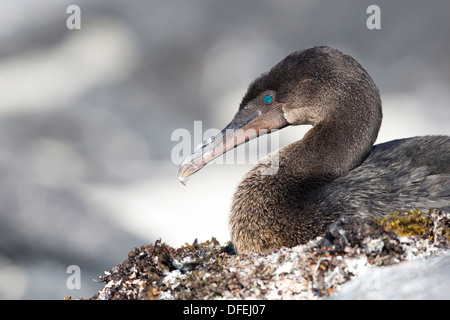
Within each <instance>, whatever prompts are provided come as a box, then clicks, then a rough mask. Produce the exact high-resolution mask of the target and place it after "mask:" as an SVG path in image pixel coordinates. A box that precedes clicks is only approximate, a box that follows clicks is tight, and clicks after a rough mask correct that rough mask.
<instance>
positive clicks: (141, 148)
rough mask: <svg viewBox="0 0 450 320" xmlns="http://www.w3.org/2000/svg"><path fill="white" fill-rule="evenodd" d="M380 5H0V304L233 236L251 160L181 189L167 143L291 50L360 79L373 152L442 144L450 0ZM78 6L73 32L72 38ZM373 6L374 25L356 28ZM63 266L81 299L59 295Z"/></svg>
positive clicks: (222, 107)
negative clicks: (375, 110) (373, 126)
mask: <svg viewBox="0 0 450 320" xmlns="http://www.w3.org/2000/svg"><path fill="white" fill-rule="evenodd" d="M374 2H375V1H373V2H371V1H360V0H358V1H356V0H355V1H331V0H330V1H318V0H303V1H300V0H298V1H294V0H284V1H280V0H277V1H269V0H267V1H263V0H260V1H237V0H228V1H219V0H203V1H185V0H168V1H143V0H141V1H137V0H134V1H133V0H131V1H119V0H96V1H93V0H89V1H87V0H86V1H81V0H80V1H75V0H72V1H62V0H39V1H32V0H14V1H6V0H2V1H0V204H1V205H0V298H2V299H5V298H10V299H62V298H64V297H65V296H68V295H71V296H72V297H74V298H77V297H84V298H88V297H90V296H92V295H93V294H94V293H95V292H96V291H97V290H99V289H100V288H102V287H103V284H98V283H96V282H94V281H92V279H97V277H98V276H99V275H102V274H103V271H104V270H108V269H110V268H112V267H113V266H114V265H115V264H118V263H120V262H122V261H123V260H124V259H125V258H126V257H127V253H128V251H129V250H130V249H131V248H133V247H136V246H140V245H142V244H149V243H153V242H154V241H155V240H156V239H158V238H161V239H162V240H163V241H165V242H168V243H169V244H171V245H173V246H179V245H181V244H183V243H184V242H189V243H191V242H193V241H194V239H195V238H198V240H200V241H204V240H207V239H209V238H211V237H212V236H215V237H216V238H218V239H219V241H221V242H223V243H224V242H226V241H228V239H229V238H228V226H227V218H228V211H229V206H230V201H231V197H232V195H233V192H234V189H235V187H236V185H237V184H238V183H239V181H240V179H241V177H242V175H243V174H244V173H245V171H246V170H248V168H249V167H250V165H235V166H229V165H228V166H225V165H211V166H208V167H207V168H204V169H203V170H202V171H200V172H199V173H197V174H196V175H194V176H193V177H192V178H191V179H190V181H189V183H188V184H187V186H183V185H181V184H180V182H179V181H178V179H177V176H176V170H177V164H176V163H173V162H172V161H171V151H172V148H173V147H174V146H175V145H176V144H177V143H179V142H178V141H172V140H171V135H172V132H173V131H174V130H175V129H177V128H185V129H187V130H189V131H192V130H193V124H194V120H202V121H203V130H206V129H208V128H217V129H221V128H222V127H224V126H225V125H226V124H227V123H228V122H229V120H230V119H231V117H232V116H233V115H234V113H235V112H236V110H237V108H238V104H239V102H240V100H241V98H242V96H243V95H244V93H245V91H246V89H247V86H248V84H249V83H250V82H251V81H252V80H253V79H254V78H255V77H256V76H258V75H260V74H261V73H262V72H264V71H267V70H268V69H269V68H270V67H271V66H272V65H274V64H275V63H276V62H278V61H280V60H281V59H283V58H284V57H285V56H286V55H288V54H289V53H291V52H293V51H295V50H298V49H302V48H306V47H310V46H314V45H330V46H334V47H336V48H338V49H341V50H342V51H344V52H346V53H349V54H351V55H352V56H353V57H355V58H356V59H357V60H358V61H359V62H360V63H361V64H362V65H363V66H364V67H365V68H366V70H367V71H368V72H369V73H370V74H371V75H372V77H373V78H374V80H375V82H376V83H377V84H378V86H379V88H380V91H381V94H382V99H383V108H384V120H383V125H382V127H381V132H380V135H379V139H378V142H382V141H387V140H392V139H395V138H402V137H409V136H415V135H425V134H450V128H449V119H450V108H449V100H450V90H449V89H450V87H449V80H450V79H449V77H450V63H449V52H450V32H449V31H450V20H449V19H448V17H449V16H450V12H449V9H450V3H449V2H448V1H445V0H443V1H387V0H386V1H376V3H374ZM72 4H76V5H78V6H80V8H81V27H82V29H81V30H68V29H67V27H66V19H67V18H68V17H69V14H67V13H66V9H67V7H68V6H69V5H72ZM370 4H377V5H379V6H380V8H381V30H369V29H367V27H366V20H367V18H368V16H369V15H368V14H367V13H366V9H367V7H368V6H369V5H370ZM305 130H307V128H306V129H305V128H288V129H286V130H284V131H283V132H281V134H280V136H281V139H282V144H286V143H289V142H290V141H293V140H296V139H298V138H300V137H301V136H302V135H303V134H304V132H305ZM69 265H78V266H79V267H80V269H81V290H77V289H74V290H69V289H68V288H67V286H66V279H67V277H68V276H69V274H67V273H66V269H67V267H68V266H69Z"/></svg>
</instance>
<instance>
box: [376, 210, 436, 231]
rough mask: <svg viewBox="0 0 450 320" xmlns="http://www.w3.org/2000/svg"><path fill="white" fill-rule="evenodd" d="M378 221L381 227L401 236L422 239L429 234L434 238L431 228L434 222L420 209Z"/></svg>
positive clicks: (394, 214) (398, 213)
mask: <svg viewBox="0 0 450 320" xmlns="http://www.w3.org/2000/svg"><path fill="white" fill-rule="evenodd" d="M377 220H378V222H379V224H380V225H381V226H383V227H385V228H387V229H388V230H392V231H394V232H395V233H396V234H398V235H400V236H405V237H409V236H412V235H414V236H418V237H421V236H423V235H426V234H427V235H428V234H429V236H430V237H432V233H431V232H430V227H431V226H432V225H433V221H432V220H431V218H429V217H427V216H426V215H425V214H424V213H422V212H421V211H420V210H419V209H416V210H408V211H407V212H405V213H401V212H399V211H397V212H394V213H392V214H390V215H388V216H387V217H385V218H379V219H377Z"/></svg>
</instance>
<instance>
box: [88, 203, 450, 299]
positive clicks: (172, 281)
mask: <svg viewBox="0 0 450 320" xmlns="http://www.w3.org/2000/svg"><path fill="white" fill-rule="evenodd" d="M449 230H450V215H449V214H446V213H443V212H442V211H440V210H430V212H429V213H428V214H423V213H422V212H420V211H418V210H414V211H409V212H406V213H398V212H397V213H393V214H391V215H390V216H389V217H387V218H384V219H377V218H356V217H345V218H340V219H338V220H337V221H335V222H334V223H333V224H332V225H331V226H330V228H329V230H328V232H327V234H326V235H325V236H324V237H319V238H317V239H315V240H313V241H310V242H309V243H307V244H304V245H299V246H296V247H293V248H281V249H278V250H275V251H272V252H268V253H263V254H246V255H236V254H235V252H234V250H233V246H232V244H230V243H228V244H225V245H221V244H220V243H219V242H218V241H217V240H216V239H214V238H212V239H211V240H210V241H206V242H202V243H199V242H197V241H194V243H192V244H186V245H184V246H182V247H180V248H177V249H175V248H172V247H170V246H169V245H167V244H165V243H163V242H162V241H161V240H157V241H156V242H155V243H154V244H151V245H145V246H141V247H140V248H134V249H133V250H131V251H130V252H129V254H128V259H126V260H125V261H124V262H123V263H121V264H119V265H117V266H115V267H114V268H112V269H111V270H109V271H106V272H105V275H103V276H101V277H100V281H102V282H104V283H105V287H104V288H103V289H102V290H100V291H99V292H98V293H97V294H96V295H95V296H94V297H92V299H127V300H128V299H323V298H327V297H329V296H330V295H332V294H333V293H335V292H336V291H338V290H339V288H340V287H341V285H342V284H344V283H345V282H347V281H349V280H352V279H354V278H356V277H359V276H361V275H362V274H364V273H366V272H367V271H368V270H370V269H372V268H377V267H380V266H387V265H393V264H398V263H401V262H402V261H407V260H414V259H419V258H420V259H422V258H428V257H432V256H437V255H440V254H442V253H444V252H446V251H447V249H448V240H449V239H450V236H449Z"/></svg>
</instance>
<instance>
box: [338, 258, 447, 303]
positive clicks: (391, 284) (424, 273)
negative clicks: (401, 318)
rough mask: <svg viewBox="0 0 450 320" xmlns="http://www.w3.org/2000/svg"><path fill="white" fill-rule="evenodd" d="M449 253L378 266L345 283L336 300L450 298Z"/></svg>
mask: <svg viewBox="0 0 450 320" xmlns="http://www.w3.org/2000/svg"><path fill="white" fill-rule="evenodd" d="M449 284H450V254H445V255H443V256H440V257H435V258H429V259H426V260H416V261H408V262H404V263H401V264H398V265H393V266H389V267H384V268H376V269H374V270H371V271H370V272H368V273H367V274H365V275H363V276H361V277H360V278H358V279H355V280H352V281H349V282H347V283H346V284H344V285H343V286H342V288H341V290H340V291H339V292H338V293H337V294H336V295H334V296H333V297H332V298H333V299H401V300H405V299H415V300H424V299H436V300H448V299H450V287H449Z"/></svg>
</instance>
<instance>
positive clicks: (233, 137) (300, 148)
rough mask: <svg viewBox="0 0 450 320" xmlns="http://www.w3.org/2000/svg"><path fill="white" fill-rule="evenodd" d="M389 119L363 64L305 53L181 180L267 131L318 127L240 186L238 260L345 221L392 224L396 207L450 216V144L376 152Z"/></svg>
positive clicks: (276, 72) (321, 50) (245, 104)
mask: <svg viewBox="0 0 450 320" xmlns="http://www.w3.org/2000/svg"><path fill="white" fill-rule="evenodd" d="M268 96H270V98H269V99H268V100H266V97H268ZM381 119H382V111H381V100H380V95H379V92H378V89H377V87H376V85H375V83H374V82H373V80H372V79H371V77H370V76H369V75H368V73H367V72H366V71H365V70H364V68H363V67H362V66H361V65H360V64H359V63H358V62H356V61H355V60H354V59H353V58H351V57H350V56H348V55H346V54H343V53H342V52H340V51H338V50H335V49H332V48H329V47H313V48H310V49H306V50H301V51H297V52H294V53H292V54H290V55H289V56H287V57H286V58H285V59H284V60H282V61H281V62H280V63H278V64H277V65H275V66H274V67H273V68H272V69H271V70H270V71H269V72H267V73H264V74H262V75H261V76H260V77H258V78H257V79H256V80H255V81H254V82H253V83H252V84H251V85H250V87H249V89H248V91H247V93H246V94H245V96H244V98H243V100H242V102H241V104H240V107H239V110H238V112H237V114H236V115H235V117H234V118H233V120H232V121H231V123H230V124H229V125H228V126H227V127H226V128H225V129H224V130H223V131H222V132H221V134H219V135H218V136H216V137H215V139H213V141H212V142H210V143H207V144H205V145H204V146H203V147H202V148H201V150H199V151H197V152H195V153H194V154H192V155H191V156H190V157H188V158H187V159H185V160H184V161H183V163H182V164H181V165H180V169H179V176H180V177H181V178H186V177H188V176H189V175H191V174H193V173H194V172H196V171H198V170H200V169H201V168H202V167H203V166H204V165H205V164H206V163H207V162H209V161H211V160H213V159H214V158H216V157H218V156H219V155H221V154H222V153H223V152H226V151H227V150H230V149H231V148H234V147H235V146H237V145H239V144H241V143H244V142H246V141H248V140H249V139H252V138H254V137H257V136H258V135H259V133H260V132H262V131H261V130H262V129H265V130H273V129H281V128H284V127H285V126H287V125H301V124H311V125H313V127H312V128H311V129H310V130H309V131H308V132H307V134H306V135H305V136H304V137H303V139H301V140H299V141H297V142H295V143H292V144H290V145H288V146H286V147H284V148H281V149H280V150H278V151H277V152H275V153H273V154H270V155H269V156H267V157H266V158H265V159H262V160H261V161H260V162H259V163H258V164H257V165H256V166H255V167H254V168H253V169H252V170H250V171H249V172H248V173H247V174H246V175H245V177H244V179H243V181H242V182H241V184H240V185H239V186H238V188H237V190H236V193H235V195H234V199H233V203H232V208H231V214H230V230H231V240H232V242H233V244H234V247H235V249H236V250H237V252H238V253H246V252H261V251H267V250H271V249H274V248H279V247H282V246H288V247H292V246H295V245H298V244H301V243H305V242H307V241H309V240H311V239H313V238H314V237H316V236H319V235H323V234H324V232H325V230H326V228H327V226H328V225H329V224H330V223H331V222H333V221H334V220H335V219H336V217H338V216H340V215H343V214H352V215H354V214H360V215H383V214H388V213H389V210H390V209H389V208H392V205H393V204H396V205H397V207H395V208H396V209H409V208H411V207H423V208H430V207H434V208H442V209H447V208H450V200H449V199H450V137H417V138H411V139H405V140H397V141H392V142H389V143H386V144H383V145H379V146H376V147H374V148H372V146H373V143H374V142H375V140H376V137H377V134H378V130H379V128H380V124H381ZM230 129H234V130H235V131H234V133H229V130H230ZM227 130H228V131H227ZM418 146H419V147H418ZM369 155H370V156H369ZM400 191H401V192H400ZM398 199H400V200H398Z"/></svg>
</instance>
